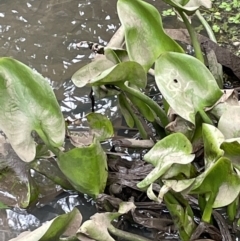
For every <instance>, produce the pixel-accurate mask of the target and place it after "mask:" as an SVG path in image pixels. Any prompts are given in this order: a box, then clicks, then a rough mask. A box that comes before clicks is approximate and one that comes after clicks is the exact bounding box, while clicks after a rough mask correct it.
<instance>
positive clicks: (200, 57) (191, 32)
mask: <svg viewBox="0 0 240 241" xmlns="http://www.w3.org/2000/svg"><path fill="white" fill-rule="evenodd" d="M178 13H179V14H180V16H181V17H182V19H183V22H184V23H185V25H186V27H187V30H188V33H189V35H190V38H191V41H192V45H193V48H194V51H195V55H196V58H197V59H198V60H200V61H201V62H202V63H204V58H203V54H202V50H201V47H200V44H199V42H198V39H197V34H196V32H195V31H194V28H193V27H192V25H191V24H190V22H189V21H188V19H187V17H186V15H185V13H184V12H182V11H180V10H179V11H178Z"/></svg>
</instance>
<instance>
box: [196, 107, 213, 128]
mask: <svg viewBox="0 0 240 241" xmlns="http://www.w3.org/2000/svg"><path fill="white" fill-rule="evenodd" d="M198 112H199V114H200V116H201V117H202V119H203V121H204V123H206V124H209V125H213V122H212V120H211V119H210V118H209V117H208V115H207V114H206V112H205V111H204V110H199V111H198Z"/></svg>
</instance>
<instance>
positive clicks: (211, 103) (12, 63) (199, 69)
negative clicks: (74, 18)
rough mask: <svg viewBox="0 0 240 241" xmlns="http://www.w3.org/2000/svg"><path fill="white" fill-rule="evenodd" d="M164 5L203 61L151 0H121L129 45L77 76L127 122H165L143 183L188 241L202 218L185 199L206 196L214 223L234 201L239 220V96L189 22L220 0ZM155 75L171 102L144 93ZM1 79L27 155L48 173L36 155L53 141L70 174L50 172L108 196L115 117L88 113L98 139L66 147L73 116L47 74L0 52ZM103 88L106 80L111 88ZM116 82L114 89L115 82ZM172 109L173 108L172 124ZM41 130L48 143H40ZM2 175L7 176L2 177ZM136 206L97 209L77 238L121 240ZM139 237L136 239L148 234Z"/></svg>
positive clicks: (1, 112) (3, 122) (13, 134)
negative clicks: (171, 31)
mask: <svg viewBox="0 0 240 241" xmlns="http://www.w3.org/2000/svg"><path fill="white" fill-rule="evenodd" d="M165 2H166V3H167V4H169V5H171V6H172V7H173V8H174V9H175V10H176V11H177V12H178V13H179V15H180V16H181V18H182V20H183V21H184V23H185V25H186V28H187V29H188V31H189V35H190V37H191V40H192V44H193V47H194V49H195V54H196V57H193V56H189V55H187V54H185V52H184V50H183V48H182V47H181V46H180V45H179V44H178V43H177V42H176V41H174V40H173V39H171V38H170V37H169V36H168V35H167V34H166V33H165V31H164V28H163V25H162V20H161V16H160V14H159V12H158V10H157V9H156V8H155V7H153V6H152V5H151V4H149V3H146V2H144V1H141V0H118V3H117V11H118V15H119V18H120V22H121V24H122V28H123V33H124V40H125V48H121V46H120V44H117V45H116V46H111V47H109V46H108V47H106V48H105V49H104V55H99V56H98V57H96V58H95V59H94V61H93V62H91V63H89V64H88V65H86V66H84V67H83V68H81V69H80V70H78V71H77V72H76V73H75V74H74V75H73V77H72V80H73V82H74V84H75V85H76V86H77V87H84V86H86V85H88V86H91V87H92V88H93V91H94V93H95V95H96V96H98V97H99V98H102V97H106V96H109V95H116V96H117V98H118V105H119V109H120V110H121V112H122V114H123V116H124V118H125V120H126V123H127V124H128V126H129V127H133V126H137V128H138V129H139V132H140V134H141V137H142V138H143V139H147V138H149V137H148V134H147V132H146V130H145V128H144V126H143V124H142V122H141V121H139V118H138V116H137V115H136V113H135V109H137V110H138V111H139V113H141V115H142V117H143V118H144V119H145V120H146V121H147V122H149V123H153V124H154V126H157V127H158V130H160V131H159V132H157V135H159V136H157V138H159V141H158V142H157V143H156V144H155V145H154V146H153V148H152V149H151V150H150V151H149V152H148V153H147V154H146V155H145V156H144V160H145V161H146V162H149V163H151V164H152V165H153V166H154V169H153V170H152V171H151V172H150V173H149V174H148V175H147V176H146V177H145V178H144V179H143V180H142V181H141V182H139V183H138V185H137V186H138V188H139V189H140V190H143V191H146V192H147V195H148V197H149V198H150V199H152V200H154V201H156V202H159V203H161V202H164V203H165V204H166V206H167V208H168V210H169V212H170V214H171V215H172V217H173V221H174V222H175V224H176V226H177V227H178V230H179V235H180V237H181V239H182V240H186V241H187V240H190V238H191V236H192V235H193V233H194V231H195V229H196V227H197V224H196V222H195V220H194V214H193V211H192V208H191V206H190V204H189V203H188V201H186V199H185V197H186V195H196V197H198V201H199V207H200V210H201V212H202V222H207V223H210V222H211V218H212V209H213V208H219V207H227V211H228V218H229V219H230V220H231V221H233V219H234V218H235V216H236V210H237V206H238V201H239V192H240V176H239V171H240V164H239V163H240V159H239V156H240V123H239V120H240V106H239V103H238V101H236V99H235V100H234V98H232V99H231V95H230V97H229V98H226V95H227V94H226V92H223V90H221V89H220V88H221V84H218V83H217V82H216V80H215V78H214V76H213V74H212V73H211V72H210V71H209V69H208V68H207V67H206V66H205V65H204V58H203V55H202V52H201V49H200V46H199V43H198V41H197V38H196V33H195V31H194V29H193V27H192V26H191V24H190V22H189V18H188V17H189V16H191V15H193V14H194V13H195V12H196V11H198V9H199V7H200V6H202V5H203V6H205V7H210V6H211V2H210V1H199V0H198V1H195V0H189V1H168V0H165ZM120 43H121V41H120ZM151 68H154V71H153V70H152V69H151ZM149 71H150V72H151V73H153V72H154V75H155V82H156V85H157V87H158V89H159V91H160V93H161V95H162V98H163V103H164V107H163V106H160V105H159V104H158V103H156V102H155V101H154V100H152V99H151V98H150V97H148V96H147V95H146V94H144V91H145V88H146V85H147V73H148V72H149ZM0 85H1V88H0V101H1V107H0V128H1V130H2V131H3V132H4V133H5V135H6V137H7V138H8V141H9V142H10V143H11V146H12V148H13V149H14V151H15V152H16V154H17V155H18V156H19V157H20V158H21V160H23V161H25V162H29V163H30V167H31V168H33V169H35V170H37V171H39V168H40V167H39V165H38V162H37V161H38V160H39V159H41V157H42V156H43V151H42V150H43V147H44V148H45V149H48V150H51V152H52V153H54V155H55V156H56V157H57V164H58V166H57V168H58V172H59V176H60V175H61V178H56V177H55V178H54V177H51V178H52V180H54V181H55V182H56V183H58V184H60V185H62V186H63V187H64V188H67V189H75V190H77V191H79V192H82V193H87V194H89V195H90V196H92V197H94V198H97V196H98V195H99V194H100V193H103V192H104V189H105V186H106V181H107V176H108V173H107V157H106V154H105V152H104V151H103V149H102V147H101V144H100V142H101V141H102V140H105V139H106V138H109V137H111V136H112V135H113V127H112V125H111V123H110V121H109V120H108V119H107V117H104V116H102V115H99V114H95V113H92V114H89V115H88V117H87V118H88V121H89V123H90V127H92V129H93V132H94V135H93V140H92V143H91V144H90V145H89V146H84V147H75V148H73V149H72V150H70V151H64V150H63V149H62V146H63V143H64V138H65V123H64V119H63V116H62V113H61V111H60V108H59V106H58V104H57V101H56V98H55V96H54V93H53V91H52V89H51V88H50V86H49V85H48V83H47V82H46V80H45V79H44V78H43V77H42V76H41V75H39V74H38V73H36V72H35V71H33V70H31V69H30V68H28V67H27V66H25V65H24V64H22V63H20V62H18V61H16V60H14V59H11V58H1V59H0ZM219 85H220V87H219ZM102 86H105V87H104V91H103V88H102ZM112 86H115V88H109V87H112ZM170 113H174V116H175V119H174V120H173V121H172V119H171V118H170ZM33 131H34V132H36V133H37V134H38V136H39V137H40V139H41V140H42V141H43V143H44V145H43V144H38V145H36V143H35V141H34V139H33V137H32V132H33ZM202 146H203V147H204V169H203V170H202V171H199V170H197V168H196V167H195V165H194V164H193V163H194V161H195V152H196V150H199V149H200V148H201V147H202ZM5 158H7V156H5ZM40 165H41V162H40ZM40 172H41V171H40ZM0 181H4V178H3V175H2V177H1V180H0ZM153 183H154V184H157V185H158V186H159V188H160V191H159V194H158V195H157V196H156V193H154V192H153V190H152V185H153ZM23 185H25V187H26V190H27V191H26V197H25V198H23V200H22V201H21V202H19V204H20V206H21V207H27V206H28V205H29V203H30V202H31V201H32V200H33V198H34V197H35V198H36V195H37V194H36V193H35V194H34V192H33V190H34V185H33V184H32V183H30V182H28V181H25V182H23ZM34 195H35V196H34ZM133 208H134V206H133V205H132V204H129V203H128V204H126V203H125V204H123V206H121V207H120V209H119V211H118V212H116V213H106V214H97V215H96V216H94V218H93V219H92V220H89V221H87V222H85V223H84V224H83V225H82V226H81V228H80V229H79V231H78V232H77V234H76V240H77V237H78V235H79V236H80V235H82V234H83V233H85V234H88V236H89V237H90V238H92V239H95V240H104V241H108V240H113V239H112V237H111V236H110V235H109V233H108V232H110V233H112V234H115V235H117V236H118V235H120V236H121V235H122V233H121V232H120V233H119V231H117V230H116V229H115V228H114V227H113V226H112V225H111V221H112V220H113V219H114V218H117V217H119V216H120V215H121V214H123V213H126V212H128V211H129V210H131V209H133ZM78 215H79V214H78V212H77V211H76V210H73V211H72V213H70V214H69V216H68V215H65V216H60V217H59V219H62V220H63V222H65V221H66V220H67V219H68V218H69V220H74V218H75V217H76V216H78ZM58 221H59V220H58V219H56V220H52V221H51V223H49V225H48V226H47V227H46V226H45V229H44V231H43V230H41V232H40V231H39V230H36V233H37V234H38V235H39V236H38V237H39V240H40V238H42V239H41V240H51V238H53V237H52V236H51V235H52V232H51V230H52V228H53V227H57V226H55V225H57V223H58ZM99 223H101V225H102V223H104V225H103V226H101V225H99ZM97 224H98V225H97ZM52 225H53V226H52ZM97 226H99V227H101V229H98V228H96V227H97ZM58 229H59V233H58V234H56V236H55V238H56V237H59V236H60V234H62V233H63V232H64V230H63V229H64V228H63V227H60V226H58ZM121 237H125V238H127V237H126V236H124V235H123V236H121ZM131 237H132V239H131ZM131 237H128V240H146V239H134V238H136V237H135V236H134V235H133V236H131ZM25 238H26V237H25ZM138 238H139V237H138ZM19 240H21V239H19Z"/></svg>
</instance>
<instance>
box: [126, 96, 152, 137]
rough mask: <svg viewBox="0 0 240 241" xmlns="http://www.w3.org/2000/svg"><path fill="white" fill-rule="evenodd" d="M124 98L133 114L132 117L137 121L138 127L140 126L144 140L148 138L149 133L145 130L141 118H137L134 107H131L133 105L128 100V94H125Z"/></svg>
mask: <svg viewBox="0 0 240 241" xmlns="http://www.w3.org/2000/svg"><path fill="white" fill-rule="evenodd" d="M122 100H123V101H124V104H125V107H126V108H127V110H128V112H129V113H130V114H131V116H132V118H133V120H134V122H135V125H136V126H137V128H138V130H139V132H140V135H141V137H142V138H143V139H144V140H146V139H148V134H147V132H146V131H145V129H144V127H143V125H142V123H141V121H140V119H139V118H137V116H136V114H135V113H134V111H133V110H132V108H131V106H130V104H129V102H128V99H127V98H126V96H125V98H123V99H122Z"/></svg>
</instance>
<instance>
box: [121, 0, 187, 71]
mask: <svg viewBox="0 0 240 241" xmlns="http://www.w3.org/2000/svg"><path fill="white" fill-rule="evenodd" d="M117 10H118V15H119V18H120V21H121V23H122V25H123V27H124V31H125V40H126V47H127V51H128V54H129V59H130V60H134V61H136V62H138V63H139V64H141V65H142V66H143V67H144V69H145V71H146V72H147V71H148V70H149V68H150V67H151V66H152V64H153V63H154V62H155V60H156V59H157V58H158V56H159V55H160V54H161V53H163V52H165V51H176V52H183V50H182V48H181V47H180V46H179V45H178V44H177V43H176V42H175V41H174V40H172V39H171V38H170V37H169V36H168V35H166V34H165V32H164V30H163V26H162V20H161V16H160V14H159V12H158V10H157V9H156V8H155V7H153V6H152V5H151V4H149V3H146V2H144V1H140V0H119V1H118V2H117ZM149 30H151V31H149Z"/></svg>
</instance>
